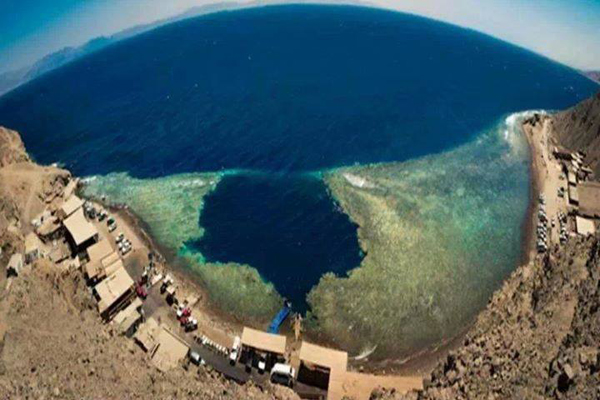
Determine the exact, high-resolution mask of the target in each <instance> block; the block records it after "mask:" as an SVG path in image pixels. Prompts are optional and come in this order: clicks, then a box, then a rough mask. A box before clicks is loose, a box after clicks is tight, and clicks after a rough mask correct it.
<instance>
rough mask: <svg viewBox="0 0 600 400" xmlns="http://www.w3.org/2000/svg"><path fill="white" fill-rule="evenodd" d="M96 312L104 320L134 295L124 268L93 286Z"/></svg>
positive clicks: (131, 281) (129, 278)
mask: <svg viewBox="0 0 600 400" xmlns="http://www.w3.org/2000/svg"><path fill="white" fill-rule="evenodd" d="M94 293H95V295H96V298H97V300H98V311H99V312H100V314H101V315H102V317H103V318H105V319H110V318H111V316H112V315H113V314H114V313H115V312H116V311H118V310H119V309H120V308H122V306H124V305H126V304H127V302H128V301H129V300H130V299H131V298H132V297H133V296H134V295H135V291H134V282H133V279H131V276H129V273H127V271H126V270H125V268H123V267H121V268H119V269H118V270H116V271H115V272H114V273H113V274H111V275H109V276H108V277H107V278H106V279H104V280H103V281H102V282H100V283H98V284H97V285H96V286H94Z"/></svg>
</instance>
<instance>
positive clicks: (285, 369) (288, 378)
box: [271, 363, 296, 388]
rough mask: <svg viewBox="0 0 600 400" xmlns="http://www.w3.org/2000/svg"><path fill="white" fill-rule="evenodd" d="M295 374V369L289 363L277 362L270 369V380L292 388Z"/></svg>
mask: <svg viewBox="0 0 600 400" xmlns="http://www.w3.org/2000/svg"><path fill="white" fill-rule="evenodd" d="M295 375H296V371H295V370H294V368H292V366H291V365H288V364H279V363H278V364H275V365H274V366H273V369H271V382H272V383H275V384H278V385H283V386H287V387H289V388H292V387H294V377H295Z"/></svg>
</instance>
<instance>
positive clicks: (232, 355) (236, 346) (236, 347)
mask: <svg viewBox="0 0 600 400" xmlns="http://www.w3.org/2000/svg"><path fill="white" fill-rule="evenodd" d="M241 343H242V340H241V339H240V337H239V336H236V337H235V339H234V340H233V347H232V348H231V351H230V352H229V363H230V364H231V365H234V364H235V363H236V362H237V361H238V358H239V355H240V345H241Z"/></svg>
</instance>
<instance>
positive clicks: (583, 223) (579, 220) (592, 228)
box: [575, 216, 596, 236]
mask: <svg viewBox="0 0 600 400" xmlns="http://www.w3.org/2000/svg"><path fill="white" fill-rule="evenodd" d="M575 228H576V229H577V233H578V234H580V235H583V236H587V235H593V234H594V233H595V232H596V225H595V224H594V221H592V220H591V219H587V218H583V217H579V216H576V217H575Z"/></svg>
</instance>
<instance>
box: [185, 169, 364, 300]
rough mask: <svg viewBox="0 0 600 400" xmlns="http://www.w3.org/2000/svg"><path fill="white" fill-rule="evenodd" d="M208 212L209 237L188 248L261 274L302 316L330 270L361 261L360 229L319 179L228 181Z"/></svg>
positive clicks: (239, 177) (209, 199) (202, 220)
mask: <svg viewBox="0 0 600 400" xmlns="http://www.w3.org/2000/svg"><path fill="white" fill-rule="evenodd" d="M204 207H205V208H204V210H205V212H203V214H202V216H201V217H200V225H202V226H203V227H205V228H206V234H205V235H204V237H203V238H202V239H201V240H200V241H198V242H195V243H191V244H190V246H191V247H192V248H194V249H197V250H199V251H200V252H201V253H202V254H203V255H204V256H205V258H206V259H207V260H208V261H224V260H226V261H234V262H239V263H245V264H249V265H252V266H253V267H255V268H258V270H259V271H261V273H262V275H263V277H265V278H266V279H267V280H268V281H270V282H275V283H276V285H277V290H278V291H279V292H280V293H282V294H283V295H285V296H286V297H287V298H288V299H289V300H291V301H292V303H293V306H294V308H295V309H296V310H301V311H305V310H306V299H305V296H306V293H308V292H309V291H310V289H311V288H312V287H313V286H314V285H315V284H316V283H317V282H318V278H319V277H320V276H321V275H322V274H323V272H324V271H332V272H335V273H337V274H343V273H344V272H345V271H347V270H348V269H349V268H352V267H356V266H358V264H359V263H360V260H361V257H360V254H359V251H358V248H359V247H358V241H357V238H356V228H355V226H354V225H353V224H352V223H351V222H350V220H349V218H348V216H347V215H346V214H344V213H343V212H342V211H341V210H339V209H338V208H337V206H336V205H335V204H334V202H332V199H331V198H330V197H329V195H328V193H327V192H326V188H325V184H324V183H323V182H322V181H321V180H319V179H317V178H315V177H313V176H306V175H304V176H298V175H296V176H274V175H261V174H258V175H257V174H252V175H236V176H229V177H226V178H225V179H224V180H223V181H222V182H221V183H220V184H219V186H218V188H217V190H215V191H214V192H213V193H212V194H211V195H209V196H208V197H207V198H206V200H205V206H204ZM299 209H300V210H301V212H298V210H299Z"/></svg>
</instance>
